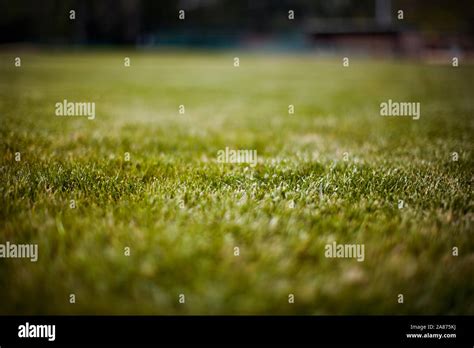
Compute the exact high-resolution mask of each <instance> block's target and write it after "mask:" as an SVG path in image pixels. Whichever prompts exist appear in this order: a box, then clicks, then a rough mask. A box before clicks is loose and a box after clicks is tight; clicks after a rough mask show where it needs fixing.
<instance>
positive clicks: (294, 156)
mask: <svg viewBox="0 0 474 348" xmlns="http://www.w3.org/2000/svg"><path fill="white" fill-rule="evenodd" d="M17 55H20V56H21V58H22V67H21V68H15V67H14V65H13V59H14V57H15V56H17ZM238 55H239V57H240V64H241V66H240V67H239V68H234V67H233V56H234V55H232V54H221V53H215V54H214V53H213V54H211V53H187V52H182V53H166V52H165V53H149V54H145V53H136V52H131V51H129V52H90V53H86V52H70V53H68V52H49V53H44V52H43V53H40V52H28V53H26V52H22V53H17V52H13V51H4V52H2V53H0V122H1V123H0V125H1V127H0V136H1V139H0V151H1V152H0V153H1V154H0V161H1V164H0V170H1V177H0V180H1V186H0V243H5V242H6V241H10V242H12V243H14V242H15V243H37V244H38V245H39V260H38V262H36V263H33V262H30V261H29V260H25V259H0V313H1V314H86V313H88V314H474V281H473V279H474V238H473V229H472V222H473V217H474V215H473V195H472V179H473V168H474V162H473V158H472V150H473V130H474V118H473V111H474V98H473V87H474V86H473V81H474V66H472V65H471V66H469V65H461V66H460V67H459V68H452V67H450V66H449V65H446V66H440V65H437V66H435V65H424V64H422V63H415V62H406V61H398V62H397V61H378V60H369V59H367V60H366V59H359V60H357V59H353V60H351V66H350V67H349V68H343V67H342V64H341V61H340V58H339V57H334V58H324V59H323V58H317V57H314V56H310V55H303V56H296V55H295V56H271V55H253V54H238ZM125 56H129V57H131V62H132V66H131V67H130V68H124V67H123V58H124V57H125ZM63 99H68V100H69V101H91V102H92V101H93V102H96V119H95V120H87V119H86V118H83V117H56V116H55V114H54V111H55V109H54V105H55V103H56V102H60V101H62V100H63ZM388 99H392V100H395V101H419V102H421V118H420V119H419V120H418V121H414V120H412V119H411V118H406V117H399V118H396V117H395V118H384V117H380V116H379V104H380V103H381V102H382V101H386V100H388ZM180 104H184V105H185V107H186V113H185V114H184V115H180V114H179V113H178V106H179V105H180ZM288 104H294V105H295V110H296V111H295V114H294V115H289V114H288V112H287V108H288ZM227 146H228V147H230V148H234V149H256V150H257V151H258V158H259V163H258V165H257V166H256V167H254V168H252V167H249V166H246V165H243V164H240V165H239V164H220V163H217V156H216V154H217V151H218V150H220V149H224V148H225V147H227ZM16 152H20V153H21V161H20V162H16V161H15V159H14V157H15V153H16ZM125 152H129V153H130V155H131V161H129V162H127V161H125V160H124V153H125ZM345 152H347V155H348V160H347V161H344V153H345ZM452 152H457V153H458V154H459V160H458V161H453V160H452V157H451V154H452ZM321 189H322V192H323V194H322V195H321V194H320V190H321ZM71 199H74V200H76V202H77V203H76V204H77V207H76V209H70V208H69V202H70V200H71ZM398 200H403V201H404V202H405V204H406V206H405V207H404V208H403V209H398V206H397V204H398ZM181 202H182V204H181ZM290 202H294V208H290V204H291V203H290ZM183 204H184V205H183ZM332 241H336V242H338V243H362V244H364V245H365V261H364V262H357V261H356V260H355V259H330V258H325V257H324V246H325V245H326V244H327V243H330V242H332ZM127 246H128V247H130V248H131V256H129V257H127V256H124V248H125V247H127ZM235 246H238V247H240V256H238V257H236V256H234V253H233V252H234V247H235ZM454 246H457V247H458V248H459V256H457V257H456V256H453V255H452V248H453V247H454ZM70 293H74V294H75V295H76V303H75V304H70V303H69V294H70ZM180 293H183V294H185V295H186V304H179V303H178V294H180ZM289 293H292V294H294V295H295V303H294V304H289V303H288V294H289ZM398 294H404V300H405V302H404V303H403V304H398V303H397V295H398Z"/></svg>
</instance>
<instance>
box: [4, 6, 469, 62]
mask: <svg viewBox="0 0 474 348" xmlns="http://www.w3.org/2000/svg"><path fill="white" fill-rule="evenodd" d="M400 9H401V10H403V11H404V13H403V16H404V19H403V20H399V19H398V18H397V16H398V10H400ZM70 10H75V11H76V19H75V22H74V23H72V21H71V20H70V19H69V11H70ZM179 10H184V11H185V20H184V21H183V20H179V18H178V11H179ZM289 10H293V11H294V14H295V19H294V20H289V19H288V11H289ZM473 36H474V1H468V0H466V1H443V0H434V1H429V2H426V1H409V0H364V1H352V0H333V1H327V0H326V1H322V0H278V1H274V0H273V1H272V0H259V1H253V0H247V1H236V0H174V1H172V0H164V1H152V0H98V1H97V0H96V1H92V0H85V1H84V0H83V1H80V0H43V1H31V0H16V1H11V0H10V1H8V0H0V43H1V44H7V43H8V44H11V43H35V44H48V45H51V44H53V45H79V46H80V45H129V46H137V47H140V48H145V47H146V48H148V47H153V48H155V47H188V48H189V47H198V48H206V49H209V48H238V49H244V48H245V49H253V50H255V49H258V50H271V51H287V50H292V51H294V50H300V51H305V50H311V51H318V52H322V53H327V52H328V53H333V52H341V51H350V52H352V53H359V54H363V55H366V54H369V55H404V56H410V57H431V58H433V57H434V58H436V56H439V55H440V54H441V55H446V54H450V55H451V54H453V52H454V53H455V54H457V55H458V56H461V55H464V56H469V55H471V54H472V51H473V48H474V46H473V41H474V40H473Z"/></svg>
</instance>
